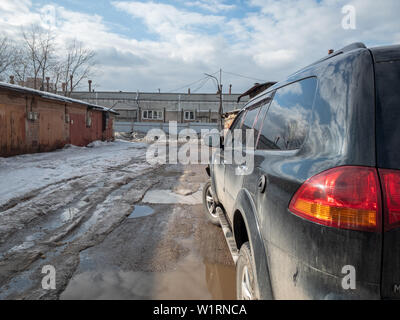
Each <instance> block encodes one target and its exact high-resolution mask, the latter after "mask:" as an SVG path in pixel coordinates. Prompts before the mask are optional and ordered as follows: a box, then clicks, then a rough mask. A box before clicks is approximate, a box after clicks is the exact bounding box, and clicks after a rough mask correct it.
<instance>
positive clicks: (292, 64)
mask: <svg viewBox="0 0 400 320" xmlns="http://www.w3.org/2000/svg"><path fill="white" fill-rule="evenodd" d="M111 3H112V5H113V7H114V8H115V9H116V10H118V11H119V13H120V14H121V15H123V14H129V15H130V16H131V17H132V25H136V24H142V25H144V26H145V27H146V28H147V29H148V31H149V32H150V33H152V34H153V36H152V37H149V38H148V39H144V40H139V39H135V38H134V37H128V36H126V35H121V34H119V33H118V32H117V31H115V30H117V29H115V30H112V29H111V23H115V22H118V21H111V23H110V21H104V18H103V17H102V16H100V15H96V14H87V13H80V12H76V11H73V10H71V9H66V8H64V7H61V6H58V5H55V4H53V5H51V6H49V5H47V6H42V7H40V6H38V5H33V4H32V2H31V1H28V0H22V1H19V2H18V6H17V4H16V2H15V1H14V0H1V1H0V28H1V30H2V32H6V33H8V34H10V35H15V36H17V35H18V32H19V30H20V27H21V26H26V25H29V24H30V23H33V22H43V20H44V19H43V13H44V12H51V10H54V12H55V16H56V23H55V26H54V30H55V32H57V34H58V37H57V38H58V41H59V43H60V44H62V43H65V42H66V41H68V39H71V38H73V37H77V38H78V39H79V40H80V41H83V42H84V43H85V44H86V45H87V46H89V47H91V48H93V49H94V50H97V51H98V52H99V54H98V58H99V60H100V61H99V63H100V64H101V68H99V69H100V70H99V71H101V72H99V76H98V77H97V78H96V79H94V80H95V82H97V83H100V85H101V87H100V88H99V89H103V90H132V91H136V89H140V90H145V91H156V90H157V88H161V89H162V91H165V90H167V89H173V88H176V87H179V86H181V85H182V84H185V83H190V82H193V81H195V80H197V79H199V78H201V77H202V75H203V73H204V72H215V71H217V70H218V69H219V68H220V67H222V68H223V69H225V70H227V71H232V72H235V73H239V74H244V75H248V76H251V77H254V78H260V79H265V80H280V79H282V78H284V77H286V76H287V75H289V74H290V73H292V72H295V71H296V70H298V69H300V68H302V67H304V66H305V65H308V64H310V63H312V62H313V61H315V60H317V59H319V58H321V57H322V56H324V55H326V54H327V52H328V49H331V48H333V49H338V48H340V47H343V46H345V45H347V44H349V43H351V42H355V41H362V42H365V43H366V44H367V45H369V46H374V45H381V44H394V43H399V42H400V22H399V21H400V20H399V19H398V13H399V12H400V1H398V0H385V1H384V2H377V1H374V0H346V1H345V0H338V1H335V0H322V1H317V0H302V1H298V0H281V1H279V2H278V1H273V0H251V1H250V2H248V3H249V5H251V6H252V10H251V11H249V12H248V13H243V14H242V15H241V16H240V17H239V16H233V15H232V16H231V15H230V12H232V10H233V9H235V8H236V9H238V8H239V4H237V5H236V7H235V5H232V4H231V3H229V2H228V1H221V0H193V1H190V2H185V3H184V4H185V6H184V8H185V9H182V8H178V7H177V6H174V5H172V4H164V3H156V2H152V1H151V2H139V1H132V2H126V1H124V2H121V1H114V2H111ZM237 3H238V2H237ZM345 4H351V5H353V6H354V7H355V8H356V13H357V29H356V30H344V29H342V24H341V22H342V18H343V15H342V12H341V8H342V6H343V5H345ZM199 8H200V9H202V10H201V11H199ZM240 9H241V10H242V8H240ZM204 10H206V11H207V12H209V13H208V14H207V13H204V12H205V11H204ZM126 27H127V28H128V29H129V28H131V26H130V25H127V26H126ZM125 34H126V33H125ZM253 82H255V81H252V80H249V79H242V78H237V77H233V76H228V75H226V74H225V75H224V87H225V88H227V87H228V86H229V83H233V90H234V91H237V92H238V91H244V90H245V89H247V88H248V87H250V86H251V85H252V84H253ZM205 88H206V89H207V90H208V91H213V90H215V88H214V85H213V84H212V83H211V82H210V83H209V84H208V85H207V86H206V87H205Z"/></svg>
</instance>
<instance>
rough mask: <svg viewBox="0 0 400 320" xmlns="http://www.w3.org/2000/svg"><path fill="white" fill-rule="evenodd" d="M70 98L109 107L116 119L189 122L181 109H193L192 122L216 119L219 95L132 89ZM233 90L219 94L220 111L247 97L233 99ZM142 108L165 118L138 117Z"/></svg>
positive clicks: (214, 121) (235, 104) (77, 93)
mask: <svg viewBox="0 0 400 320" xmlns="http://www.w3.org/2000/svg"><path fill="white" fill-rule="evenodd" d="M72 97H73V98H77V99H80V100H84V101H87V102H89V103H94V104H98V105H101V106H104V107H108V108H111V107H112V108H113V110H115V111H117V112H118V113H120V115H118V116H116V121H117V122H130V121H135V122H152V123H154V122H163V121H165V122H168V121H178V122H193V120H185V119H184V117H183V115H182V112H184V111H193V112H195V113H196V118H195V119H194V122H207V123H216V122H218V119H219V115H218V111H219V96H218V95H216V94H190V95H189V94H179V93H175V94H164V93H161V94H158V93H136V92H92V93H88V92H73V93H72ZM238 97H239V95H237V94H232V95H229V94H224V95H223V112H230V111H233V110H236V109H240V108H242V107H243V106H244V105H245V104H246V103H247V101H248V99H247V97H244V98H243V99H242V100H241V102H240V103H237V102H236V101H237V98H238ZM144 110H155V111H163V112H164V114H165V116H164V118H165V119H160V120H145V119H142V112H143V111H144Z"/></svg>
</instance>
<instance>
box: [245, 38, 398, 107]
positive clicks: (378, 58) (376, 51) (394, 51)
mask: <svg viewBox="0 0 400 320" xmlns="http://www.w3.org/2000/svg"><path fill="white" fill-rule="evenodd" d="M363 49H364V50H370V51H371V53H372V55H373V57H374V60H375V62H376V63H379V62H384V61H393V60H400V45H392V46H380V47H375V48H367V47H366V46H365V44H364V43H362V42H355V43H352V44H350V45H348V46H346V47H344V48H342V49H340V50H337V51H335V52H333V53H332V54H329V55H327V56H325V57H324V58H322V59H320V60H318V61H316V62H314V63H312V64H310V65H308V66H306V67H304V68H302V69H300V70H298V71H297V72H295V73H294V74H292V75H290V76H288V77H287V78H285V79H284V80H283V81H279V82H278V83H276V84H275V85H273V86H271V87H270V88H268V89H267V90H265V91H263V92H261V93H260V94H258V95H257V96H255V97H254V98H252V99H251V100H250V101H249V102H248V103H247V104H246V105H245V106H244V107H243V108H242V110H244V109H247V108H250V107H252V106H253V105H254V104H256V103H258V102H259V101H260V100H263V99H265V96H266V95H268V94H269V93H270V92H272V91H275V90H276V89H278V88H280V87H282V86H285V85H287V84H289V83H291V82H293V81H297V80H298V76H299V75H300V74H307V73H308V72H306V71H307V70H310V69H312V68H313V67H315V66H317V65H319V64H321V63H323V62H326V61H329V60H330V59H332V58H334V57H337V56H340V55H343V54H346V53H351V52H353V51H357V50H363ZM296 79H297V80H296Z"/></svg>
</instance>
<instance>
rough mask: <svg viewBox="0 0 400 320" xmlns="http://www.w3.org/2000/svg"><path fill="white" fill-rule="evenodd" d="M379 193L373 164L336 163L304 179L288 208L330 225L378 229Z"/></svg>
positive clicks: (346, 227)
mask: <svg viewBox="0 0 400 320" xmlns="http://www.w3.org/2000/svg"><path fill="white" fill-rule="evenodd" d="M380 193H381V192H380V187H379V178H378V174H377V170H376V169H375V168H369V167H338V168H334V169H330V170H327V171H325V172H322V173H320V174H318V175H316V176H314V177H312V178H310V179H309V180H307V181H306V182H305V183H304V184H303V185H302V186H301V187H300V188H299V190H298V191H297V192H296V193H295V195H294V196H293V198H292V201H291V202H290V205H289V210H290V211H291V212H292V213H294V214H295V215H298V216H300V217H302V218H304V219H307V220H310V221H313V222H316V223H319V224H322V225H326V226H330V227H336V228H341V229H351V230H363V231H380V225H381V224H380V221H381V212H380V208H381V205H380Z"/></svg>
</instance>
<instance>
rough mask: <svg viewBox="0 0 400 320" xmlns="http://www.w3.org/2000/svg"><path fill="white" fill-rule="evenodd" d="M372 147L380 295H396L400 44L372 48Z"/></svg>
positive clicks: (399, 280)
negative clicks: (378, 195) (377, 184)
mask: <svg viewBox="0 0 400 320" xmlns="http://www.w3.org/2000/svg"><path fill="white" fill-rule="evenodd" d="M372 52H373V54H374V60H375V77H376V92H377V95H376V96H377V106H376V107H377V110H376V148H377V166H378V168H379V174H380V179H381V187H382V199H383V201H382V205H383V212H384V214H383V220H384V234H383V261H382V283H381V296H382V298H396V299H399V298H400V245H399V244H400V46H396V47H388V48H381V49H375V50H374V49H373V50H372Z"/></svg>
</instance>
